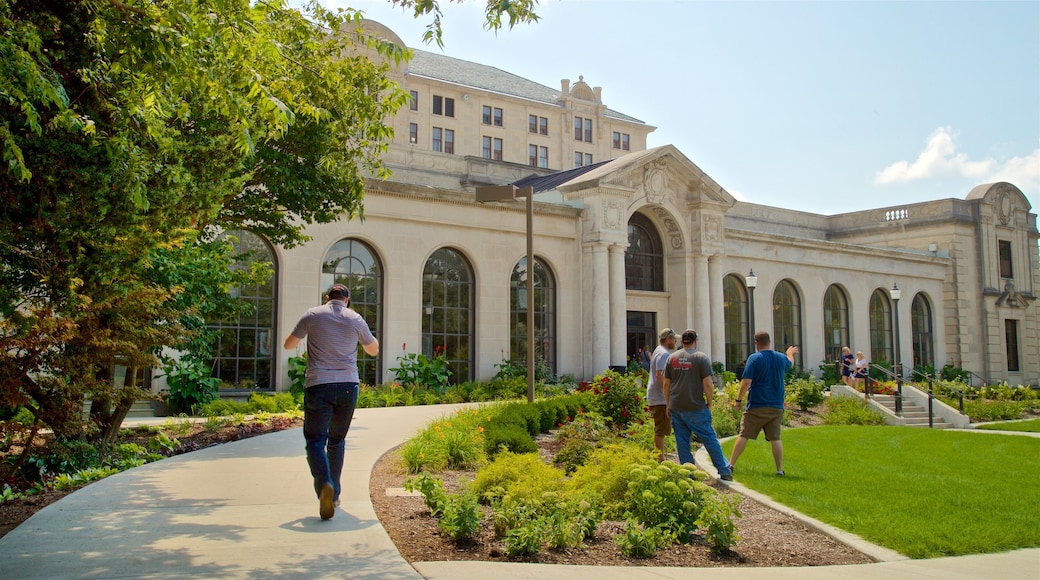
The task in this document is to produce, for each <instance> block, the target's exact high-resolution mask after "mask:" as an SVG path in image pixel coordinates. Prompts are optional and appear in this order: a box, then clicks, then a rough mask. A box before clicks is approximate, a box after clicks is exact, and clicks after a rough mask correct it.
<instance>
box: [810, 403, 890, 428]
mask: <svg viewBox="0 0 1040 580" xmlns="http://www.w3.org/2000/svg"><path fill="white" fill-rule="evenodd" d="M823 424H824V425H884V424H885V416H884V415H883V414H881V412H879V411H875V410H874V409H871V408H870V406H869V405H867V402H866V401H863V400H861V399H857V398H854V397H831V398H830V399H828V400H827V411H826V412H825V413H824V415H823Z"/></svg>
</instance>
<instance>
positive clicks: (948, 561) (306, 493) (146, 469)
mask: <svg viewBox="0 0 1040 580" xmlns="http://www.w3.org/2000/svg"><path fill="white" fill-rule="evenodd" d="M455 408H456V407H453V406H436V407H400V408H394V409H360V410H358V412H357V418H356V419H355V422H354V424H353V426H352V427H351V430H350V435H349V436H348V437H347V462H346V465H347V467H346V469H345V471H344V483H345V485H344V487H345V489H344V491H343V497H342V498H341V499H342V501H343V503H342V506H341V507H340V508H339V510H337V513H336V517H335V518H333V519H332V520H329V521H324V522H323V521H321V520H320V519H319V518H318V513H317V512H318V509H317V501H316V500H315V499H314V496H313V492H312V491H311V489H312V488H311V482H310V476H309V474H308V472H307V467H306V460H305V459H304V451H303V436H302V434H301V433H300V431H299V430H298V429H293V430H289V431H282V432H280V433H274V434H271V435H264V436H261V437H254V438H252V439H246V440H244V441H238V442H234V443H228V444H225V445H220V446H216V447H213V448H210V449H205V450H202V451H196V452H194V453H189V454H185V455H180V456H177V457H173V458H170V459H165V460H163V461H159V462H156V463H151V464H148V465H145V466H142V467H139V468H137V469H132V470H130V471H127V472H123V473H120V474H117V475H114V476H112V477H109V478H107V479H104V480H102V481H98V482H96V483H93V484H91V485H89V486H87V487H85V488H83V489H82V490H80V491H77V492H76V493H73V494H71V495H69V496H67V497H65V498H64V499H62V500H61V501H59V502H57V503H54V504H52V505H50V506H48V507H47V508H45V509H43V510H41V511H40V512H39V513H37V514H36V515H35V516H33V517H32V518H30V519H29V520H28V521H26V522H25V523H24V524H22V525H21V526H19V527H18V528H17V529H15V530H14V531H12V532H11V533H9V534H8V535H7V536H5V537H4V538H0V579H3V580H15V579H20V578H63V579H64V578H185V577H193V578H261V579H266V578H271V579H277V578H373V579H374V578H379V579H384V578H386V579H395V578H416V579H417V578H421V577H425V578H431V579H440V578H443V579H449V578H450V579H452V580H456V579H459V578H492V577H493V578H495V580H510V579H513V578H538V579H539V580H551V579H554V578H560V579H566V580H574V579H575V578H583V577H592V576H595V577H596V578H597V580H610V579H613V578H618V579H621V578H625V579H630V578H634V579H641V578H647V579H650V578H653V579H661V578H677V579H678V578H697V579H705V578H723V579H726V578H742V579H743V578H746V579H751V580H757V579H762V580H765V579H769V580H778V579H779V580H784V579H788V578H805V579H816V578H821V579H822V578H835V577H841V578H849V579H853V580H855V579H860V578H863V579H866V578H878V579H881V578H884V579H886V580H888V579H903V578H905V579H916V580H924V579H938V578H943V579H974V578H999V579H1000V580H1015V579H1019V578H1022V579H1025V580H1038V579H1040V550H1019V551H1016V552H1011V553H1007V554H997V555H987V556H967V557H960V558H945V559H938V560H902V561H895V562H882V563H878V564H869V565H863V566H836V567H818V568H709V569H704V568H700V569H695V568H642V567H640V568H614V567H573V566H547V565H539V564H517V563H482V562H420V563H417V564H416V565H415V567H414V568H413V567H412V566H410V565H409V564H408V563H407V562H405V561H404V559H403V558H401V555H400V553H398V551H397V549H396V548H395V547H394V545H393V543H392V542H391V541H390V538H389V536H387V534H386V532H385V531H384V530H383V527H382V526H381V525H380V524H379V522H378V520H376V516H375V512H374V510H373V508H372V504H371V502H370V500H369V496H368V480H369V475H370V473H371V470H372V466H373V465H375V463H376V461H377V460H378V459H379V457H381V456H382V454H383V453H384V452H386V451H387V450H388V449H390V448H392V447H394V446H396V445H398V444H399V443H401V442H402V441H404V440H405V439H407V438H408V437H410V436H411V435H413V434H414V433H415V432H416V430H417V429H419V428H420V427H422V426H423V425H425V424H426V423H427V422H429V421H430V420H431V419H434V418H437V417H440V416H442V415H444V414H445V413H449V412H451V411H452V410H453V409H455Z"/></svg>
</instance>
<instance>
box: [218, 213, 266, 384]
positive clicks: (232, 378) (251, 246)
mask: <svg viewBox="0 0 1040 580" xmlns="http://www.w3.org/2000/svg"><path fill="white" fill-rule="evenodd" d="M224 235H225V236H233V237H234V238H235V239H236V240H237V241H236V242H235V243H234V247H235V250H234V252H235V255H236V256H242V257H241V258H240V259H239V261H237V262H236V263H235V264H234V265H233V266H232V268H249V267H250V264H253V263H258V262H267V263H270V264H272V265H274V266H275V268H277V265H278V264H277V261H276V260H275V255H274V250H272V249H271V246H270V245H268V243H267V241H266V240H264V239H263V238H261V237H260V236H258V235H256V234H254V233H253V232H250V231H246V230H230V231H227V232H225V233H224ZM276 279H277V271H276V270H274V269H272V272H271V277H270V278H268V279H267V281H266V282H264V283H263V284H262V285H258V286H248V287H245V288H231V289H230V292H231V294H232V295H233V296H235V295H237V296H238V297H239V298H240V299H242V300H244V301H246V302H248V303H250V304H252V305H253V309H252V311H251V312H249V313H247V314H240V315H238V316H237V317H235V318H230V319H226V320H221V321H219V322H216V323H211V324H208V325H207V328H208V329H209V330H211V331H214V334H215V335H216V341H217V343H216V347H215V349H214V352H215V353H216V354H217V357H216V360H215V361H213V374H214V376H216V377H219V378H220V380H221V381H223V382H225V383H229V384H231V385H234V386H235V387H238V388H242V389H252V388H256V389H264V390H273V389H274V386H275V382H274V364H273V352H274V350H275V348H276V345H275V342H276V340H277V338H276V337H275V336H274V328H275V304H276V301H275V283H274V281H275V280H276Z"/></svg>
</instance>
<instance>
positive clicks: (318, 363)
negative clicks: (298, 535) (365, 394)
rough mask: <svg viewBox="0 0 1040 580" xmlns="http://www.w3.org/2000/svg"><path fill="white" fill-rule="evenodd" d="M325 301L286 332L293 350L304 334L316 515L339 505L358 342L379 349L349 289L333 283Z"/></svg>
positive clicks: (327, 514) (306, 426) (306, 429)
mask: <svg viewBox="0 0 1040 580" xmlns="http://www.w3.org/2000/svg"><path fill="white" fill-rule="evenodd" d="M325 298H326V302H325V304H323V305H322V306H316V307H314V308H311V309H310V310H308V311H307V312H306V313H304V315H303V316H302V317H301V318H300V321H299V322H297V323H296V327H295V328H293V330H292V332H291V333H290V334H289V336H287V337H286V338H285V348H286V349H287V350H292V349H294V348H296V347H297V346H298V345H299V344H300V341H302V340H303V339H304V338H306V339H307V380H306V389H305V390H304V395H303V412H304V415H303V437H304V439H305V440H306V442H307V463H308V465H310V468H311V475H312V476H314V491H315V493H317V494H318V513H319V514H320V515H321V519H323V520H327V519H330V518H332V516H333V515H335V513H336V506H337V505H339V493H340V489H341V487H340V474H341V473H342V472H343V450H344V442H343V440H344V439H346V437H347V430H349V429H350V420H351V419H352V418H353V416H354V407H355V405H357V397H358V383H359V382H360V379H359V377H358V369H357V349H358V344H361V346H362V347H363V348H364V349H365V352H366V353H368V354H369V355H371V356H376V355H378V354H379V342H378V341H377V340H376V338H375V337H374V336H372V331H371V330H370V329H369V328H368V323H367V322H365V319H364V318H362V317H361V315H360V314H358V313H357V312H354V310H352V309H351V308H349V305H350V291H349V290H347V287H346V286H344V285H342V284H334V285H333V286H332V287H331V288H329V291H328V293H327V294H326V296H325Z"/></svg>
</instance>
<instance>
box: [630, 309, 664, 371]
mask: <svg viewBox="0 0 1040 580" xmlns="http://www.w3.org/2000/svg"><path fill="white" fill-rule="evenodd" d="M627 343H628V347H627V349H628V350H627V351H626V354H627V355H628V359H627V361H626V362H630V361H633V360H634V361H636V362H637V363H639V365H640V366H643V368H646V366H645V364H644V362H645V360H649V357H650V355H651V354H652V353H653V352H654V349H655V348H656V347H657V313H655V312H632V311H629V312H628V334H627ZM645 349H649V350H648V352H647V353H646V359H643V358H642V351H643V350H645Z"/></svg>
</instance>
